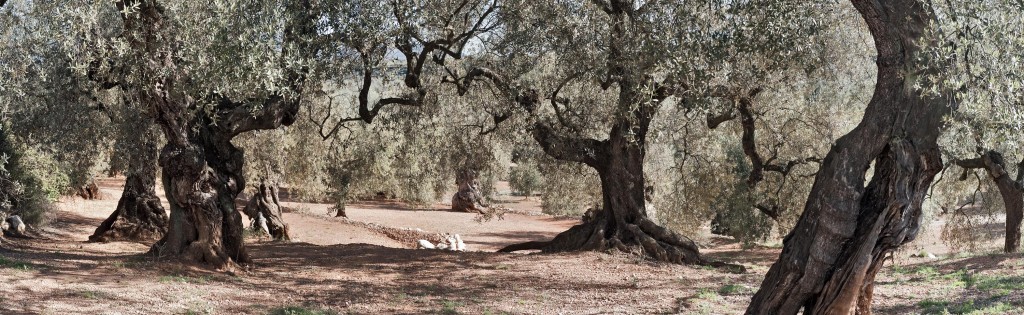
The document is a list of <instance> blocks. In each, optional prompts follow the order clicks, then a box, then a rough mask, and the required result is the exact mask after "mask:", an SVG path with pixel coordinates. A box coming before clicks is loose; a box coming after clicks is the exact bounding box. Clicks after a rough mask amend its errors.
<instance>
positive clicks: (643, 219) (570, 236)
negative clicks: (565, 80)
mask: <svg viewBox="0 0 1024 315" xmlns="http://www.w3.org/2000/svg"><path fill="white" fill-rule="evenodd" d="M537 127H538V128H537V129H536V130H535V132H534V137H535V138H536V139H537V140H538V142H540V143H541V144H542V146H544V147H545V148H546V150H547V151H548V153H549V154H551V155H553V156H555V157H556V158H563V159H570V160H573V158H570V156H569V155H571V154H572V153H570V151H577V150H578V149H582V151H584V152H585V151H590V152H591V153H590V154H592V155H593V156H592V157H582V158H581V159H580V160H585V163H587V164H588V165H590V166H592V167H594V168H595V169H597V170H598V174H599V177H600V178H601V192H602V199H603V201H602V207H601V209H597V211H596V212H595V213H594V215H593V216H592V217H588V218H586V219H585V221H584V222H583V223H582V224H580V225H577V226H574V227H572V228H570V229H569V230H568V231H565V232H562V233H561V234H559V235H557V236H555V238H554V239H553V240H551V241H547V242H528V243H523V244H514V245H510V246H507V247H505V248H503V249H501V250H499V252H514V251H520V250H541V251H542V252H548V253H551V252H566V251H579V250H598V251H601V250H609V249H617V250H620V251H624V252H630V253H635V254H639V255H645V256H648V257H650V258H652V259H655V260H658V261H664V262H672V263H682V264H698V265H709V266H716V267H730V268H733V269H736V270H738V271H742V270H743V267H742V266H738V265H729V264H723V263H719V262H714V261H710V260H707V259H705V258H704V257H702V256H701V255H700V250H699V248H698V247H697V244H696V243H695V242H694V241H693V240H691V239H689V238H688V237H686V236H683V235H681V234H678V233H675V232H674V231H672V230H669V229H667V228H664V227H662V226H659V225H658V224H657V223H655V222H654V221H652V220H651V219H650V218H648V215H647V213H646V209H647V207H646V204H647V200H646V198H645V197H646V193H645V187H646V186H645V179H644V171H643V164H644V156H645V152H644V149H643V144H642V141H639V142H638V141H635V139H637V138H634V137H632V136H631V135H630V134H634V135H639V136H643V135H645V134H646V125H642V126H634V125H632V124H631V123H629V122H620V124H618V125H617V126H616V127H615V128H613V129H612V132H611V137H610V138H609V140H607V141H604V142H600V143H599V144H598V143H590V144H589V145H587V144H586V141H583V142H577V143H568V142H566V139H557V136H555V135H553V134H551V130H549V129H548V128H546V127H544V126H540V125H539V126H537ZM639 129H642V131H641V130H639ZM638 131H639V132H638ZM641 139H642V138H641ZM591 145H597V146H599V147H600V148H598V147H590V146H591ZM584 147H589V148H584Z"/></svg>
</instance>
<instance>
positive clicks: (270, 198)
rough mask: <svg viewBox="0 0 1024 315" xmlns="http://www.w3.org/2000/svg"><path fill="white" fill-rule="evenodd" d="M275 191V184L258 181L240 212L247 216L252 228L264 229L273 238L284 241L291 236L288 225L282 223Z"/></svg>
mask: <svg viewBox="0 0 1024 315" xmlns="http://www.w3.org/2000/svg"><path fill="white" fill-rule="evenodd" d="M277 191H278V189H277V186H276V185H267V183H266V182H262V183H260V185H259V187H257V190H256V193H255V194H253V195H252V198H250V199H249V203H247V204H246V205H245V208H243V209H242V212H243V213H245V215H247V216H249V219H250V220H251V221H252V226H253V228H259V229H265V230H264V232H266V233H267V234H269V235H270V237H272V238H274V240H277V241H284V240H289V239H291V237H289V236H288V225H286V224H285V223H284V218H283V216H282V213H281V203H280V201H278V195H277Z"/></svg>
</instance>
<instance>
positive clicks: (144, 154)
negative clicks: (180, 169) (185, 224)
mask: <svg viewBox="0 0 1024 315" xmlns="http://www.w3.org/2000/svg"><path fill="white" fill-rule="evenodd" d="M139 135H143V137H144V138H146V139H140V140H142V141H141V143H140V144H141V145H140V146H139V147H138V149H139V150H138V151H136V152H133V154H132V155H131V157H130V159H131V160H130V161H129V163H130V164H131V165H129V168H130V172H129V173H128V178H127V180H126V181H125V184H124V193H122V194H121V200H119V201H118V202H117V209H115V210H114V213H112V214H110V217H108V218H107V219H106V220H105V221H103V223H102V224H100V226H99V227H98V228H96V232H94V233H93V235H92V236H89V241H91V242H110V241H119V240H133V241H141V240H158V239H160V238H161V237H163V236H164V233H166V232H167V220H168V218H167V212H166V211H165V210H164V207H163V206H162V205H161V204H160V198H159V197H157V196H156V167H157V163H158V161H157V144H156V140H155V139H154V138H155V137H156V135H155V134H153V132H152V131H146V132H142V133H139Z"/></svg>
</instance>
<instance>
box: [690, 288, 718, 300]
mask: <svg viewBox="0 0 1024 315" xmlns="http://www.w3.org/2000/svg"><path fill="white" fill-rule="evenodd" d="M693 297H695V298H698V299H702V300H717V299H718V298H719V296H718V292H715V290H712V289H710V288H701V289H700V290H697V294H696V295H694V296H693Z"/></svg>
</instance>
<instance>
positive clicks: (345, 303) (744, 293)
mask: <svg viewBox="0 0 1024 315" xmlns="http://www.w3.org/2000/svg"><path fill="white" fill-rule="evenodd" d="M122 181H123V179H118V178H112V179H103V180H99V181H98V184H99V185H100V188H101V191H102V192H103V193H106V194H109V195H110V196H111V197H110V198H106V199H103V200H89V201H86V200H80V199H66V200H64V201H62V202H61V203H60V204H59V211H57V212H56V213H54V214H53V218H52V220H51V222H50V224H49V225H47V226H46V227H45V228H43V229H41V230H40V231H39V232H38V237H36V238H34V239H10V238H9V239H5V240H3V241H2V244H0V314H285V313H287V312H286V311H292V312H293V313H295V314H332V313H339V314H340V313H354V314H502V313H508V314H607V313H615V314H666V313H667V314H736V313H742V312H743V310H744V308H745V306H746V304H747V302H748V301H749V299H750V297H751V295H752V294H753V292H754V290H756V288H757V286H758V285H759V283H760V281H761V278H762V277H763V275H764V273H765V272H766V271H767V269H768V267H769V266H770V265H771V263H772V262H773V261H774V259H775V258H777V257H778V254H779V250H780V249H779V248H778V247H777V246H774V247H756V248H752V249H743V248H741V247H740V246H739V245H738V244H736V243H735V242H732V241H730V240H728V239H725V238H720V237H713V236H704V237H701V238H700V239H702V240H704V242H703V245H705V247H707V248H706V249H705V250H704V252H705V253H708V254H709V255H711V256H712V257H715V258H717V259H721V260H727V261H732V262H738V263H742V264H744V265H746V266H747V267H748V270H749V271H748V272H747V273H745V274H732V273H727V272H724V271H719V270H714V269H707V268H699V267H689V266H680V265H667V264H657V263H650V262H647V261H643V260H640V259H638V258H636V257H634V256H630V255H625V254H619V253H593V252H590V253H571V254H498V253H493V250H495V249H497V248H500V247H502V246H504V245H507V244H512V243H516V242H522V241H528V240H543V239H548V238H550V237H552V236H554V235H555V234H557V233H558V232H561V231H563V230H565V229H566V228H568V227H569V226H571V225H573V224H575V223H576V220H571V219H564V218H553V217H549V216H544V215H537V214H536V213H538V212H539V211H538V206H539V203H538V201H537V200H536V199H534V198H531V200H530V201H523V200H521V198H522V197H508V198H509V200H507V203H506V204H505V206H507V207H510V208H513V209H515V210H516V212H519V213H533V215H530V214H509V215H506V216H505V219H504V220H495V221H490V222H483V223H479V222H477V221H476V220H475V215H473V214H468V213H456V212H448V211H444V210H443V209H444V208H445V205H444V204H437V205H434V207H432V209H415V208H412V207H408V206H405V205H402V204H399V203H394V202H364V203H356V204H353V205H350V207H349V209H348V214H349V216H350V220H345V219H337V218H332V217H330V214H333V213H332V212H331V211H329V206H328V205H323V204H308V203H295V202H286V203H285V204H284V205H285V206H286V207H288V208H290V209H293V211H291V212H288V213H286V214H285V216H284V219H285V221H286V222H287V223H288V224H289V226H290V232H291V235H292V237H293V239H294V240H293V241H292V242H269V241H267V240H265V239H261V238H255V237H254V238H249V239H248V242H249V243H248V244H247V246H248V248H249V251H250V254H251V256H252V257H253V259H254V263H253V264H251V265H248V266H246V270H242V271H238V272H234V273H224V272H217V271H211V270H205V269H202V268H197V267H195V266H190V265H184V264H180V263H176V262H168V261H153V259H152V258H151V257H149V256H145V255H143V254H144V253H145V252H146V251H147V250H148V248H149V246H148V244H142V243H131V242H114V243H105V244H101V243H86V242H84V241H85V240H86V239H87V237H88V235H89V234H91V233H92V232H93V230H94V229H95V228H96V226H98V225H99V223H100V222H101V221H102V220H103V219H104V218H105V217H106V216H107V215H109V213H110V211H113V209H114V207H115V206H116V203H117V198H119V197H120V185H121V183H122ZM382 228H384V229H395V230H401V231H411V232H410V233H411V234H410V235H413V236H415V235H421V234H422V235H432V234H437V233H458V234H460V235H461V236H462V237H463V239H465V240H466V243H467V246H468V247H469V249H470V252H462V253H454V252H446V251H435V250H417V249H413V248H412V247H413V246H414V241H412V240H410V239H409V238H410V237H411V236H399V237H396V236H395V235H393V234H394V233H384V232H383V231H381V229H382ZM417 229H418V230H417ZM996 249H998V242H997V241H994V242H992V244H988V245H987V247H984V248H982V249H980V250H979V251H980V252H981V254H964V253H952V252H950V251H949V250H948V249H946V248H945V247H944V246H941V241H938V228H929V229H927V230H926V233H925V234H924V235H922V236H921V239H920V240H918V242H917V243H915V244H914V245H913V246H911V249H909V250H906V251H904V252H901V253H899V254H898V255H896V259H894V261H893V263H891V264H889V265H890V266H887V267H886V268H885V270H884V271H882V273H881V274H880V276H879V279H878V281H877V283H878V286H877V287H876V291H875V292H876V298H875V311H876V313H878V314H920V313H925V314H941V313H942V312H943V311H948V312H950V313H971V312H975V314H978V313H983V314H1022V313H1024V259H1022V256H1021V255H1019V254H1017V255H1005V254H986V252H990V251H994V250H996ZM919 251H921V252H926V251H930V252H932V253H933V254H936V255H938V258H937V259H929V258H926V257H925V258H917V257H910V256H911V255H912V254H918V252H919ZM301 311H308V312H309V313H302V312H301Z"/></svg>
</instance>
